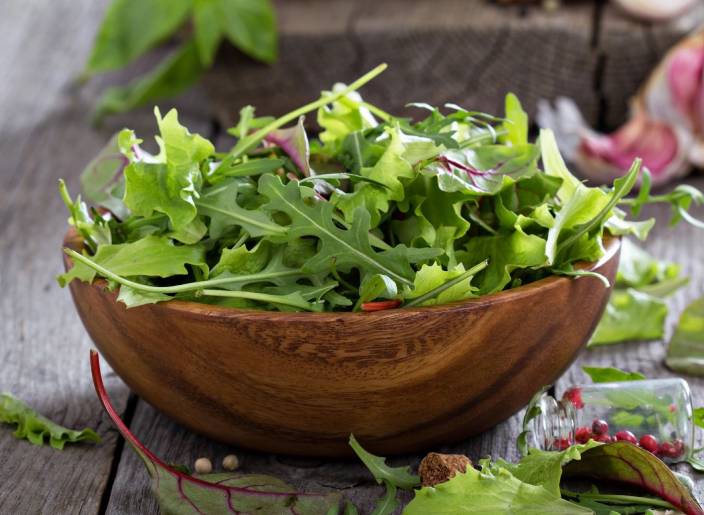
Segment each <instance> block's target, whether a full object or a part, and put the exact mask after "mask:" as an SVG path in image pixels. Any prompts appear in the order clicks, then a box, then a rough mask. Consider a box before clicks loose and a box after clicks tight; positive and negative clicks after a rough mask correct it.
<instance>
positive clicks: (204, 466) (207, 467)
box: [194, 458, 213, 474]
mask: <svg viewBox="0 0 704 515" xmlns="http://www.w3.org/2000/svg"><path fill="white" fill-rule="evenodd" d="M194 468H195V470H196V473H197V474H210V473H211V472H212V471H213V464H212V463H211V461H210V460H209V459H208V458H198V459H197V460H196V463H195V466H194Z"/></svg>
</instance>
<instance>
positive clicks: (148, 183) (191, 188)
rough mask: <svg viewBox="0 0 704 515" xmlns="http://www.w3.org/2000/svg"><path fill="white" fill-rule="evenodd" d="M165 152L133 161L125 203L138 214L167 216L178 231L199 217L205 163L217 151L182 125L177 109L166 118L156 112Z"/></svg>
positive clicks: (130, 167) (126, 176) (126, 172)
mask: <svg viewBox="0 0 704 515" xmlns="http://www.w3.org/2000/svg"><path fill="white" fill-rule="evenodd" d="M155 114H156V118H157V123H158V125H159V131H160V133H161V137H160V138H157V142H158V143H159V146H160V148H161V152H160V153H159V155H158V156H156V158H155V159H154V160H153V161H155V162H151V161H152V160H149V161H147V160H132V161H131V162H130V164H129V165H128V166H127V168H126V169H125V204H126V205H127V207H128V208H129V209H130V210H131V211H132V212H133V213H134V214H136V215H140V216H150V215H151V214H152V213H153V212H154V211H158V212H160V213H164V214H166V215H167V216H168V217H169V219H170V221H171V224H172V226H173V228H174V230H180V229H181V228H183V227H185V226H186V225H188V224H189V223H190V222H191V221H192V220H193V219H194V218H195V217H196V214H197V209H196V204H195V199H197V198H198V195H199V191H200V188H201V185H202V181H203V179H202V175H201V170H200V166H201V162H202V161H203V160H205V159H206V158H207V157H209V156H210V155H212V154H213V152H214V151H215V149H214V147H213V145H212V143H210V142H209V141H208V140H206V139H204V138H202V137H201V136H199V135H197V134H191V133H190V132H189V131H188V129H186V128H185V127H184V126H183V125H181V124H180V123H179V122H178V113H177V112H176V110H175V109H172V110H171V111H169V112H168V113H167V114H166V116H165V117H164V118H162V117H161V114H160V113H159V109H158V108H157V109H155Z"/></svg>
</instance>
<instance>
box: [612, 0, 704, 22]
mask: <svg viewBox="0 0 704 515" xmlns="http://www.w3.org/2000/svg"><path fill="white" fill-rule="evenodd" d="M614 1H615V3H616V4H617V5H618V6H619V7H621V8H622V9H623V10H624V11H626V12H627V13H628V14H630V15H631V16H634V17H636V18H640V19H643V20H650V21H664V20H669V19H671V18H675V17H677V16H680V15H682V14H684V13H685V12H687V11H688V10H689V9H691V8H692V7H693V6H694V5H695V4H696V3H697V1H698V0H614Z"/></svg>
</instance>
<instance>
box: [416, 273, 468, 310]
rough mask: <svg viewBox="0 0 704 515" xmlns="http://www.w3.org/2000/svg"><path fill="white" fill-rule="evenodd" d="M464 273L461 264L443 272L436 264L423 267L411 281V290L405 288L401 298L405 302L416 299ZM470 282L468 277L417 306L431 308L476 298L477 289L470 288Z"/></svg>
mask: <svg viewBox="0 0 704 515" xmlns="http://www.w3.org/2000/svg"><path fill="white" fill-rule="evenodd" d="M465 273H466V270H465V268H464V265H462V264H459V265H457V266H456V267H454V268H453V269H452V270H445V269H443V267H442V266H440V265H439V264H437V263H433V264H432V265H423V266H421V268H420V270H418V272H417V273H416V277H415V279H414V280H413V288H408V287H406V288H405V290H404V293H403V297H404V299H405V300H407V301H412V300H414V299H418V298H419V297H423V296H425V295H426V294H428V292H431V291H433V290H435V289H436V288H438V287H440V286H442V285H443V284H446V283H448V282H449V281H451V280H452V279H455V278H457V277H460V276H462V275H465ZM471 282H472V276H468V277H467V278H466V279H465V280H463V281H462V282H458V283H457V284H455V285H454V286H451V287H450V288H448V289H446V290H445V291H442V292H440V293H439V294H438V295H437V296H435V297H432V298H429V299H427V300H425V301H423V302H421V303H420V304H417V305H420V306H433V305H436V304H447V303H448V302H455V301H458V300H464V299H468V298H470V297H476V290H477V289H476V288H474V287H473V286H472V284H471Z"/></svg>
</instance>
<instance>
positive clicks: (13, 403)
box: [0, 393, 100, 450]
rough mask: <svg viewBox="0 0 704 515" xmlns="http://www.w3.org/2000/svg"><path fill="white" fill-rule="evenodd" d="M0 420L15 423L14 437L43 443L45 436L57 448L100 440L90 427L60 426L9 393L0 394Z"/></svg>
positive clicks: (39, 443)
mask: <svg viewBox="0 0 704 515" xmlns="http://www.w3.org/2000/svg"><path fill="white" fill-rule="evenodd" d="M0 422H3V423H5V424H15V425H16V429H15V432H14V435H15V437H17V438H21V439H24V440H27V441H29V442H30V443H33V444H34V445H43V444H44V443H45V438H46V439H47V440H48V442H49V445H51V446H52V447H53V448H54V449H59V450H61V449H63V448H64V445H66V443H76V442H82V441H86V442H95V443H99V442H100V437H99V436H98V434H97V433H96V432H95V431H93V430H92V429H83V430H81V431H75V430H73V429H68V428H66V427H63V426H60V425H59V424H56V423H55V422H52V421H51V420H49V419H48V418H46V417H45V416H43V415H40V414H39V413H37V412H36V411H34V410H33V409H32V408H30V407H29V406H28V405H27V404H25V403H24V402H22V401H21V400H19V399H18V398H17V397H14V396H13V395H11V394H9V393H3V394H0Z"/></svg>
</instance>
